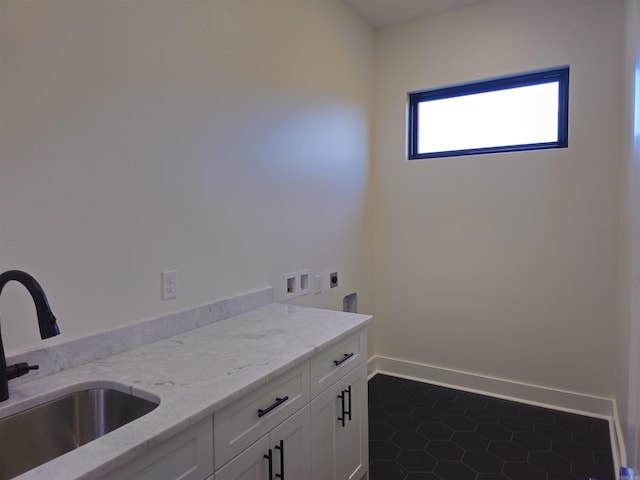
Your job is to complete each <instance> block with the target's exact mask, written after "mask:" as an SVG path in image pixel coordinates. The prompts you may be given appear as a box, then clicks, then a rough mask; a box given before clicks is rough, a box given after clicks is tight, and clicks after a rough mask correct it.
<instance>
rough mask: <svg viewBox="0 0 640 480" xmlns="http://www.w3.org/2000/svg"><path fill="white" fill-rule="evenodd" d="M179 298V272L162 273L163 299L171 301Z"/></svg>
mask: <svg viewBox="0 0 640 480" xmlns="http://www.w3.org/2000/svg"><path fill="white" fill-rule="evenodd" d="M177 296H178V271H177V270H165V271H164V272H162V299H163V300H169V299H170V298H176V297H177Z"/></svg>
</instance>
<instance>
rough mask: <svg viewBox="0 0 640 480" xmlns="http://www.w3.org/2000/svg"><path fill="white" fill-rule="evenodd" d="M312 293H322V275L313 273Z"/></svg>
mask: <svg viewBox="0 0 640 480" xmlns="http://www.w3.org/2000/svg"><path fill="white" fill-rule="evenodd" d="M313 293H315V294H316V295H318V294H319V293H322V275H315V276H314V277H313Z"/></svg>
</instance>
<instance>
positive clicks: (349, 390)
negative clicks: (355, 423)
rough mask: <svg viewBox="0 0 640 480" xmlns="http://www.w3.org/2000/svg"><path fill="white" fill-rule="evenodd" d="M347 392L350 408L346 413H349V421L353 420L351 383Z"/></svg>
mask: <svg viewBox="0 0 640 480" xmlns="http://www.w3.org/2000/svg"><path fill="white" fill-rule="evenodd" d="M345 392H346V393H348V394H349V410H347V411H346V412H344V413H345V415H349V421H351V385H349V388H347V389H346V390H345Z"/></svg>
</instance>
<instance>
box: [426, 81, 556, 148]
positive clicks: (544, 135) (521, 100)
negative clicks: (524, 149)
mask: <svg viewBox="0 0 640 480" xmlns="http://www.w3.org/2000/svg"><path fill="white" fill-rule="evenodd" d="M559 94H560V83H559V82H558V81H555V82H550V83H543V84H538V85H529V86H524V87H517V88H509V89H505V90H497V91H492V92H486V93H477V94H472V95H463V96H457V97H450V98H443V99H438V100H427V101H422V102H420V103H419V104H418V112H417V113H418V118H417V120H418V132H417V133H418V138H417V140H418V145H417V150H418V151H417V153H418V154H428V153H435V152H448V151H455V150H469V149H478V148H488V147H502V146H513V145H529V144H538V143H547V142H558V140H559V139H558V108H559V104H560V102H559Z"/></svg>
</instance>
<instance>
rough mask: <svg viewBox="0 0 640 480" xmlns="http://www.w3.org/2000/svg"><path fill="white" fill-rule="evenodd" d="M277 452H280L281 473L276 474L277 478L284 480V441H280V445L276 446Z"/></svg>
mask: <svg viewBox="0 0 640 480" xmlns="http://www.w3.org/2000/svg"><path fill="white" fill-rule="evenodd" d="M276 450H280V473H276V478H279V479H280V480H284V440H280V445H276Z"/></svg>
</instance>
